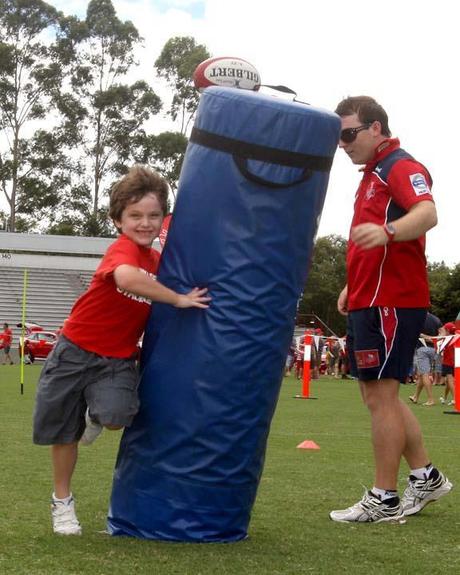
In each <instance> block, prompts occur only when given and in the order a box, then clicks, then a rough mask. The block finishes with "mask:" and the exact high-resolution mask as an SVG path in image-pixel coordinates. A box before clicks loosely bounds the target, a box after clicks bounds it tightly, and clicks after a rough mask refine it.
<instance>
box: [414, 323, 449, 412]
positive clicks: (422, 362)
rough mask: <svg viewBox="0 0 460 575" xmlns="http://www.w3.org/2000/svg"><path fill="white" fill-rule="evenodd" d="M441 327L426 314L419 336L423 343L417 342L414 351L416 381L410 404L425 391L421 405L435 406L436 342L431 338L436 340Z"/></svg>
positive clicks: (416, 400)
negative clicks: (424, 400) (425, 397)
mask: <svg viewBox="0 0 460 575" xmlns="http://www.w3.org/2000/svg"><path fill="white" fill-rule="evenodd" d="M441 327H442V322H441V320H440V319H439V318H438V317H437V316H435V315H434V314H432V313H430V312H428V313H427V314H426V319H425V324H424V326H423V332H422V333H421V334H420V339H421V340H423V343H422V342H421V341H420V340H419V341H418V343H417V347H416V350H415V361H416V364H417V373H418V380H417V387H416V388H415V394H414V395H411V396H409V400H410V401H412V403H418V400H419V398H420V394H421V393H422V390H423V389H425V391H426V395H427V401H426V402H425V403H424V404H423V405H424V406H426V407H432V406H433V405H434V404H435V401H434V398H433V379H434V373H435V362H436V349H435V341H436V340H435V339H433V338H436V336H437V335H438V333H439V329H440V328H441Z"/></svg>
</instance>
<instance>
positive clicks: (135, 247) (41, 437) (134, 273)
mask: <svg viewBox="0 0 460 575" xmlns="http://www.w3.org/2000/svg"><path fill="white" fill-rule="evenodd" d="M167 196H168V185H167V183H166V181H165V180H164V179H163V178H162V177H160V176H159V175H158V174H157V173H156V172H154V171H153V170H151V169H150V168H148V167H144V166H134V167H133V168H131V169H130V170H129V172H128V173H127V174H126V175H125V176H124V177H123V178H122V179H121V180H120V181H119V182H117V183H116V184H115V185H114V186H113V188H112V190H111V194H110V209H109V215H110V217H111V218H112V220H113V222H114V224H115V226H116V228H117V230H118V231H119V232H120V236H119V238H118V239H117V240H116V241H115V242H114V243H113V244H112V245H111V246H110V247H109V248H108V250H107V252H106V254H105V256H104V257H103V259H102V261H101V263H100V265H99V267H98V268H97V270H96V272H95V274H94V277H93V279H92V282H91V284H90V286H89V288H88V290H87V291H86V292H85V293H84V294H83V295H82V296H81V297H80V298H79V299H78V300H77V301H76V303H75V304H74V307H73V309H72V311H71V313H70V316H69V318H68V319H67V320H66V321H65V323H64V326H63V328H62V331H61V334H60V336H59V339H58V341H57V343H56V345H55V347H54V349H53V351H52V353H51V354H50V355H49V357H48V359H47V361H46V363H45V365H44V367H43V370H42V372H41V376H40V380H39V384H38V391H37V399H36V407H35V414H34V443H36V444H39V445H51V446H52V447H51V455H52V463H53V479H54V493H53V496H52V505H51V512H52V521H53V530H54V532H55V533H58V534H61V535H80V534H81V527H80V523H79V522H78V519H77V517H76V514H75V507H74V500H73V497H72V493H71V479H72V475H73V472H74V468H75V465H76V462H77V452H78V442H79V441H80V442H81V443H82V444H85V445H89V444H90V443H92V441H94V439H95V438H96V437H97V435H99V433H100V432H101V431H102V428H103V427H106V428H108V429H121V428H122V427H125V426H129V425H130V424H131V422H132V420H133V418H134V416H135V414H136V412H137V410H138V397H137V386H138V373H137V369H136V361H135V360H136V355H137V343H138V341H139V338H140V337H141V335H142V333H143V331H144V326H145V323H146V321H147V318H148V315H149V312H150V303H151V302H152V301H157V302H163V303H169V304H171V305H173V306H175V307H179V308H188V307H197V308H207V307H208V305H207V303H208V302H209V300H210V298H209V297H208V296H207V295H206V294H207V289H206V288H203V289H198V288H194V289H192V290H191V291H190V292H189V293H187V294H178V293H176V292H174V291H172V290H170V289H168V288H167V287H165V286H163V285H162V284H160V283H159V282H157V281H156V279H155V274H156V272H157V267H158V263H159V259H160V254H159V253H158V252H156V251H155V250H153V249H152V248H151V244H152V242H153V240H154V239H155V238H156V237H157V236H158V234H159V232H160V228H161V223H162V220H163V216H164V215H165V213H166V208H167Z"/></svg>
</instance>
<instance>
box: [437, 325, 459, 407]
mask: <svg viewBox="0 0 460 575" xmlns="http://www.w3.org/2000/svg"><path fill="white" fill-rule="evenodd" d="M455 331H456V328H455V324H454V323H453V322H448V323H445V324H444V325H443V326H442V327H441V328H440V330H439V335H442V336H449V335H454V334H455ZM454 369H455V347H454V344H453V342H452V341H450V342H449V343H448V344H447V345H446V347H445V348H444V349H443V351H442V376H443V377H444V378H445V381H446V387H445V388H444V395H442V396H441V397H440V398H439V401H440V402H441V403H442V404H445V403H447V404H448V405H454V403H455V385H454ZM449 393H450V394H451V398H452V399H451V400H450V401H449Z"/></svg>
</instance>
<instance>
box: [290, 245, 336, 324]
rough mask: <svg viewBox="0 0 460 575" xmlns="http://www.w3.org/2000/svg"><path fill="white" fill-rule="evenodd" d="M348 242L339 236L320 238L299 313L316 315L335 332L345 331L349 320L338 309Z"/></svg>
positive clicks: (300, 315)
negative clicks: (346, 320)
mask: <svg viewBox="0 0 460 575" xmlns="http://www.w3.org/2000/svg"><path fill="white" fill-rule="evenodd" d="M346 246H347V241H346V240H345V238H343V237H341V236H337V235H329V236H325V237H322V238H318V239H317V240H316V243H315V246H314V250H313V258H312V262H311V266H310V271H309V274H308V279H307V283H306V286H305V290H304V293H303V296H302V298H301V301H300V304H299V312H298V315H299V317H300V318H301V317H302V315H303V314H312V313H313V314H315V315H317V316H318V317H319V318H320V319H321V320H322V321H323V322H325V323H326V324H327V325H328V326H329V327H330V328H331V329H332V330H333V331H334V332H335V333H337V334H338V335H343V334H344V333H345V323H346V322H345V319H344V318H343V316H341V315H340V314H339V312H338V311H337V298H338V296H339V293H340V291H341V290H342V288H343V286H344V285H345V283H346V271H345V254H346Z"/></svg>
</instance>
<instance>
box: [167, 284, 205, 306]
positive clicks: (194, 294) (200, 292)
mask: <svg viewBox="0 0 460 575" xmlns="http://www.w3.org/2000/svg"><path fill="white" fill-rule="evenodd" d="M207 293H208V288H193V289H192V291H190V292H188V293H187V294H178V298H177V302H176V304H175V307H180V308H186V307H200V308H203V309H205V308H207V307H209V305H207V303H208V302H210V301H211V298H210V297H209V296H208V295H206V294H207Z"/></svg>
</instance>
